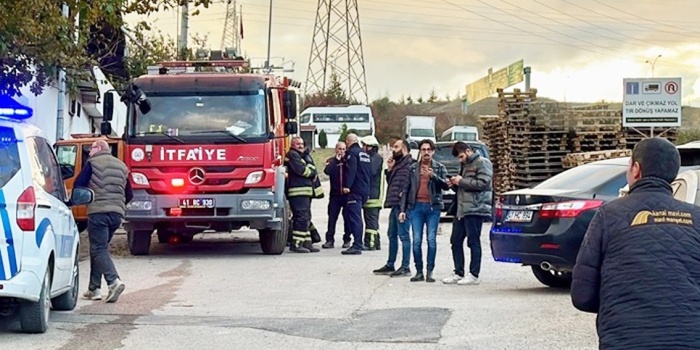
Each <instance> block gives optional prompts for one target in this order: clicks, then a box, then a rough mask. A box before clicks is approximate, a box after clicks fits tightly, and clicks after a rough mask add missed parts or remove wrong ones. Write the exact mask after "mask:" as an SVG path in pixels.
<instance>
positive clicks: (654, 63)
mask: <svg viewBox="0 0 700 350" xmlns="http://www.w3.org/2000/svg"><path fill="white" fill-rule="evenodd" d="M660 57H661V55H658V56H656V57H655V58H654V60H653V61H649V60H647V61H646V62H644V63H649V64H651V77H652V78H653V77H654V66H656V60H658V59H659V58H660Z"/></svg>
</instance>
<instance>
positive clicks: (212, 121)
mask: <svg viewBox="0 0 700 350" xmlns="http://www.w3.org/2000/svg"><path fill="white" fill-rule="evenodd" d="M148 99H149V100H150V101H151V106H152V108H151V111H150V112H148V114H138V115H137V116H136V117H135V123H134V124H135V125H134V127H133V129H132V130H133V132H132V136H136V137H139V136H153V135H158V134H161V135H162V134H166V135H172V136H176V137H178V138H180V139H183V138H185V137H187V136H199V137H201V136H205V135H206V136H207V137H211V136H214V137H216V135H221V134H222V133H224V132H227V133H230V134H231V135H235V136H238V137H240V138H255V137H264V136H265V135H266V134H267V118H266V116H267V109H266V105H265V93H264V91H263V90H259V91H246V92H236V93H233V94H215V95H214V94H212V95H196V96H192V95H190V96H186V95H182V94H179V95H158V94H151V95H149V97H148ZM219 137H221V136H219Z"/></svg>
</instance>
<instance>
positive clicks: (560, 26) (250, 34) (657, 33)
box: [127, 0, 700, 105]
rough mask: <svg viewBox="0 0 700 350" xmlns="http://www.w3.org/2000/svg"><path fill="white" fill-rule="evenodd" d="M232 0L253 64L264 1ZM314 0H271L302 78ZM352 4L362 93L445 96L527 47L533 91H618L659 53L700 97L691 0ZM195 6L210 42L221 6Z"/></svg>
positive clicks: (259, 55)
mask: <svg viewBox="0 0 700 350" xmlns="http://www.w3.org/2000/svg"><path fill="white" fill-rule="evenodd" d="M239 1H240V3H242V4H243V23H244V30H245V39H244V40H243V49H244V52H246V53H247V54H248V55H249V56H250V57H253V58H255V59H254V60H253V61H254V63H257V64H260V65H262V62H263V61H264V57H265V56H266V53H267V16H268V12H267V11H268V7H267V6H268V3H267V2H260V1H253V0H245V1H244V0H239ZM455 4H456V6H455ZM316 6H317V1H315V0H275V2H274V7H273V38H272V52H271V56H272V57H275V58H273V60H272V61H273V63H274V64H277V65H280V64H282V63H283V60H285V61H293V62H294V68H295V72H294V73H293V74H291V75H292V76H293V78H295V79H298V80H301V81H304V80H305V79H306V70H307V66H308V61H309V52H310V49H311V39H312V34H313V29H314V20H315V15H316ZM359 6H360V16H361V18H360V22H361V26H362V28H361V30H362V32H361V33H362V38H363V50H364V57H365V67H366V77H367V85H368V95H369V97H370V99H372V98H373V97H376V96H383V95H384V93H385V92H386V91H389V92H390V94H391V96H390V97H391V98H393V99H398V98H399V97H400V96H401V95H404V96H408V95H411V96H414V97H417V96H419V95H422V96H423V97H427V96H428V94H429V93H430V90H431V89H433V88H435V90H436V92H437V93H438V96H441V97H443V96H445V95H446V94H449V95H450V96H453V97H454V95H455V94H456V92H457V91H461V92H462V93H463V92H464V87H465V85H466V84H468V83H470V82H472V81H474V80H476V79H479V78H481V77H483V76H485V75H486V72H487V70H488V69H489V68H493V69H494V70H497V69H500V68H502V67H505V66H506V65H508V64H510V63H512V62H515V61H517V60H519V59H524V60H525V64H526V65H527V66H531V67H532V70H533V74H532V87H534V88H537V89H538V90H539V93H540V95H542V96H548V97H552V98H556V99H563V98H564V94H566V99H567V100H569V101H574V100H576V101H581V102H593V101H597V100H601V99H605V100H614V101H619V100H621V99H622V79H624V78H632V77H648V76H651V65H650V64H649V63H645V61H646V60H653V59H654V57H656V56H657V55H659V54H661V55H662V57H661V58H659V59H658V60H657V62H656V64H655V67H654V73H655V76H670V77H671V76H672V77H675V76H680V77H682V78H683V87H682V89H683V95H684V100H683V101H684V103H685V104H691V105H700V83H699V82H698V79H700V74H698V73H697V71H699V70H698V68H700V50H698V49H700V45H698V44H695V42H697V41H698V39H700V24H697V22H696V19H697V18H698V17H700V7H699V6H697V4H696V0H677V1H675V2H674V3H673V5H672V6H671V5H669V4H667V3H663V2H659V1H656V0H618V1H615V2H606V1H605V0H600V1H597V0H591V1H587V2H585V4H584V3H582V2H579V1H575V0H521V1H516V0H497V1H487V0H474V1H469V2H464V1H458V0H448V1H443V0H430V1H427V0H424V1H419V0H402V1H400V0H374V1H360V2H359ZM523 9H526V10H527V11H526V10H523ZM201 12H202V15H200V16H196V17H192V18H191V20H190V26H189V27H190V33H195V32H199V33H209V34H210V42H211V43H212V46H214V48H217V47H218V46H219V43H220V41H221V33H222V27H223V22H224V21H223V18H224V15H225V6H224V5H222V4H214V5H212V6H210V8H209V9H202V11H201ZM176 17H177V16H176V15H175V14H173V13H164V14H158V15H156V16H152V17H151V18H150V19H151V20H153V19H159V22H158V24H157V27H158V28H160V29H162V30H164V31H166V32H168V33H171V35H173V36H175V35H176V23H177V20H176ZM127 20H128V21H133V20H134V18H130V19H127ZM290 65H291V63H290V62H287V66H288V67H289V66H290ZM520 87H522V84H521V85H520ZM564 92H565V93H564Z"/></svg>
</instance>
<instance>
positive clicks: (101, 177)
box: [88, 151, 129, 216]
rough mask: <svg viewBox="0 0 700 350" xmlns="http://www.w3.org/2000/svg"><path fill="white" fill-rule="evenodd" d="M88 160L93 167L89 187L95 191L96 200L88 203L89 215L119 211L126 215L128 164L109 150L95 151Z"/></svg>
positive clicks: (120, 213)
mask: <svg viewBox="0 0 700 350" xmlns="http://www.w3.org/2000/svg"><path fill="white" fill-rule="evenodd" d="M88 162H89V163H90V166H91V167H92V176H91V177H90V186H89V187H90V189H91V190H93V191H94V192H95V200H94V201H93V202H92V203H90V204H89V205H88V215H89V214H98V213H117V214H119V215H122V216H124V212H125V210H126V196H125V192H126V191H125V189H126V187H127V182H128V181H129V170H128V169H127V167H126V165H125V164H124V163H123V162H122V161H121V160H119V159H118V158H115V157H114V156H112V155H111V154H110V153H109V152H107V151H101V152H98V153H95V155H93V156H92V157H90V159H88Z"/></svg>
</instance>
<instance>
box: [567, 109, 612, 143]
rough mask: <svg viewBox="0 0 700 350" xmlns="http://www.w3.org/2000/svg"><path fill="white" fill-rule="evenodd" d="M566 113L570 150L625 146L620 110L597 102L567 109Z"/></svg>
mask: <svg viewBox="0 0 700 350" xmlns="http://www.w3.org/2000/svg"><path fill="white" fill-rule="evenodd" d="M567 115H568V116H567V121H568V128H569V140H570V144H569V148H570V149H571V151H572V152H594V151H606V150H615V149H625V148H626V144H625V137H624V133H623V132H622V127H621V120H622V119H621V118H622V111H621V110H619V109H611V108H610V107H609V106H608V105H607V104H598V105H591V106H584V107H576V108H572V109H569V110H568V111H567Z"/></svg>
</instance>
